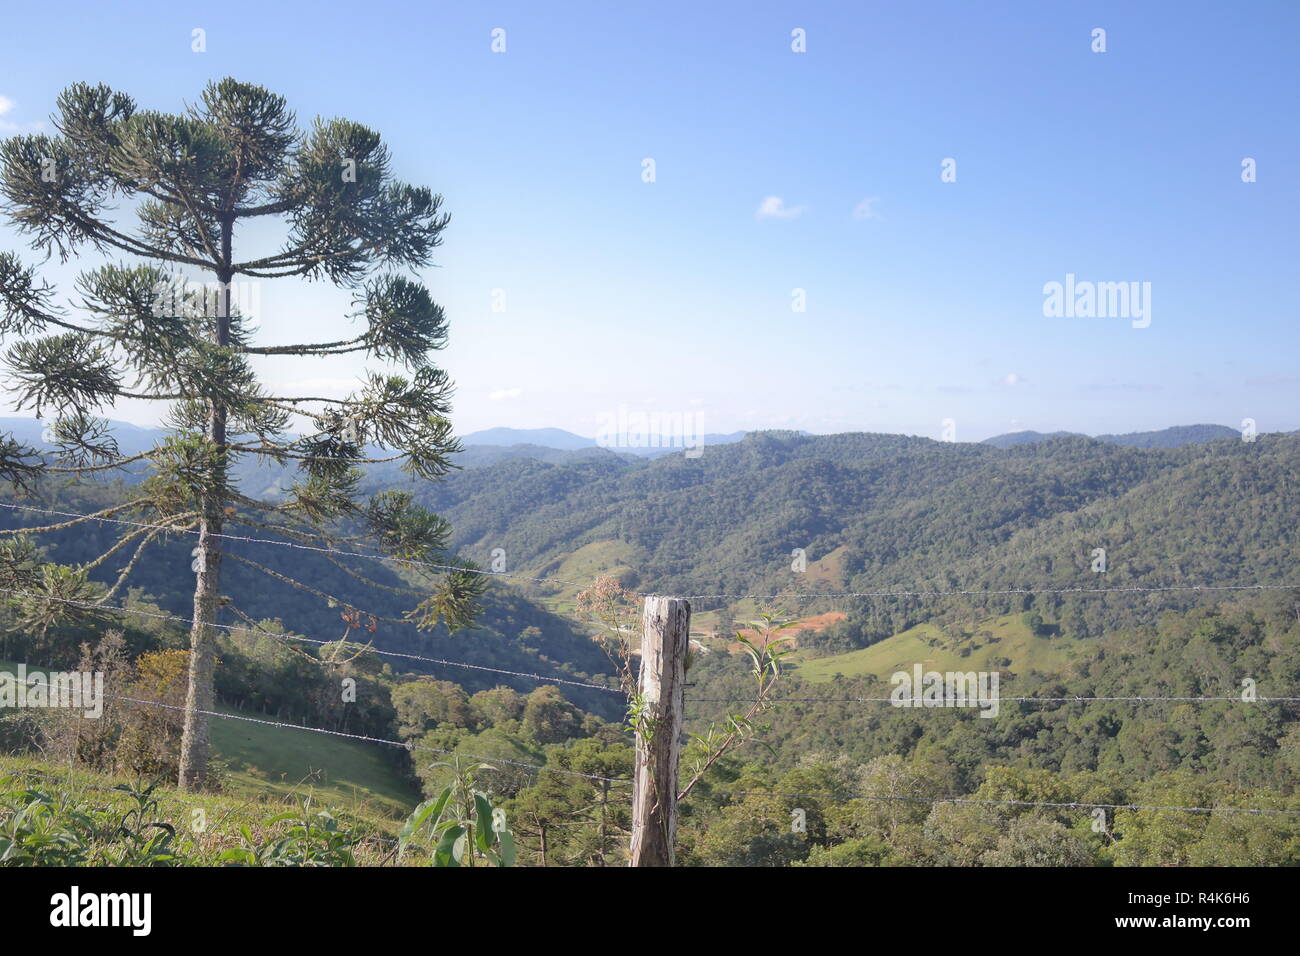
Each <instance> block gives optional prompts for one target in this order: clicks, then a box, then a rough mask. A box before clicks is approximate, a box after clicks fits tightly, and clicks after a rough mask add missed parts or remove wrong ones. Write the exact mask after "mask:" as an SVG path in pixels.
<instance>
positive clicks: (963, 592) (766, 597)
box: [0, 502, 1300, 601]
mask: <svg viewBox="0 0 1300 956" xmlns="http://www.w3.org/2000/svg"><path fill="white" fill-rule="evenodd" d="M0 507H3V508H8V509H10V510H13V511H30V512H34V513H37V514H47V515H51V516H54V517H64V518H82V519H87V520H94V521H104V522H109V523H111V524H123V525H128V526H131V527H134V528H139V529H149V530H157V531H166V532H171V533H179V534H193V535H197V534H199V531H198V530H197V529H194V528H176V527H173V526H170V525H156V524H150V523H148V522H141V521H132V520H130V519H126V518H110V517H101V516H98V515H87V514H82V513H80V512H75V511H57V510H53V509H49V508H37V507H34V506H31V505H18V504H13V503H9V502H0ZM8 530H10V531H22V530H23V529H21V528H15V529H8ZM211 537H215V538H221V539H224V540H228V541H239V542H243V543H246V544H266V545H273V546H276V547H285V548H293V549H295V550H299V551H310V552H315V553H318V554H334V555H345V556H349V557H356V558H368V559H370V560H372V561H383V562H388V563H393V564H401V565H407V566H411V567H424V568H431V569H434V570H439V571H460V572H464V573H466V574H479V575H483V576H486V577H494V578H517V579H520V580H525V581H532V582H534V583H555V584H564V585H568V586H570V587H577V588H584V589H586V588H591V587H593V586H594V584H595V582H587V583H584V582H580V581H567V580H565V579H563V578H557V577H552V576H540V577H539V576H534V575H530V574H526V573H524V572H516V571H485V570H483V569H482V568H471V567H464V566H460V565H454V564H436V563H433V562H429V561H419V560H416V559H413V558H397V557H393V556H391V555H384V554H372V553H369V552H365V551H350V550H346V549H342V548H322V547H317V546H315V545H307V544H300V543H298V542H294V541H280V540H277V539H275V538H257V537H253V536H251V535H232V534H227V533H224V532H222V533H216V534H212V535H211ZM1288 590H1300V584H1218V585H1214V584H1177V585H1151V586H1138V585H1132V586H1118V587H1103V588H1095V587H1094V588H1083V587H1061V588H1051V587H1046V588H989V589H980V588H953V589H948V590H937V589H931V590H910V591H898V590H892V591H810V592H797V591H792V592H777V593H774V594H740V593H737V594H684V595H675V596H677V597H680V598H683V599H685V600H689V601H701V600H722V599H724V598H726V599H731V600H750V601H776V600H793V599H798V600H815V599H818V598H846V597H847V598H891V597H893V598H897V597H979V596H987V597H999V596H1010V595H1027V594H1131V593H1144V594H1146V593H1165V592H1186V591H1288ZM629 593H631V594H633V595H634V596H635V597H638V598H644V597H649V596H650V593H649V592H641V591H632V592H629Z"/></svg>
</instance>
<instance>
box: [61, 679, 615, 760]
mask: <svg viewBox="0 0 1300 956" xmlns="http://www.w3.org/2000/svg"><path fill="white" fill-rule="evenodd" d="M46 686H48V683H47V685H46ZM103 696H104V697H106V698H107V699H109V700H118V701H122V702H124V703H129V704H143V705H147V706H149V707H161V708H163V709H164V710H173V711H181V712H182V713H194V714H202V715H204V716H205V717H216V718H219V719H222V720H238V721H243V722H244V723H249V724H258V725H259V726H263V727H276V728H280V729H287V730H302V731H306V732H308V733H313V734H323V735H326V736H329V737H341V738H344V739H347V740H360V741H363V742H365V743H371V744H381V745H383V746H387V747H397V748H399V749H401V750H405V751H407V752H413V751H417V750H421V751H425V752H427V753H435V754H440V755H443V756H448V757H460V758H463V759H466V760H482V761H484V762H494V763H500V764H507V765H508V766H512V767H520V768H523V769H528V770H536V771H539V772H543V773H558V774H564V775H565V776H570V777H582V778H584V779H586V780H597V781H600V782H602V783H617V784H630V783H632V781H631V780H630V779H628V778H626V777H606V776H602V775H600V774H595V773H582V772H581V771H578V770H564V769H562V768H559V767H547V766H544V765H543V764H537V763H525V762H524V761H521V760H511V759H509V758H507V757H487V756H483V755H482V754H470V753H465V752H463V751H460V750H446V749H443V748H441V747H426V746H424V745H423V744H417V743H414V742H413V741H406V742H403V741H400V740H389V739H388V738H387V737H372V736H370V735H368V734H351V733H348V732H347V731H344V730H329V729H328V728H325V727H309V726H306V725H304V724H293V723H289V722H288V721H283V720H266V719H264V718H261V717H249V716H247V715H245V714H227V713H224V712H223V711H219V710H202V709H199V708H193V709H191V708H189V707H187V706H185V705H184V704H169V703H167V702H166V701H161V700H145V699H144V698H140V697H129V696H126V695H124V694H104V695H103Z"/></svg>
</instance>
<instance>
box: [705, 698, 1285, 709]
mask: <svg viewBox="0 0 1300 956" xmlns="http://www.w3.org/2000/svg"><path fill="white" fill-rule="evenodd" d="M970 699H971V700H975V698H970ZM1105 701H1111V702H1115V703H1156V702H1166V703H1168V702H1178V703H1212V702H1226V703H1238V704H1254V703H1285V704H1294V703H1300V697H1255V698H1253V699H1251V700H1247V699H1246V698H1244V697H1241V696H1236V697H998V698H996V699H995V700H994V699H990V700H987V701H979V703H981V704H991V703H999V704H1010V703H1016V704H1077V703H1098V702H1105ZM686 703H688V704H758V703H769V704H879V703H889V704H894V705H895V706H898V707H904V706H910V707H912V708H913V709H915V705H917V704H921V705H922V708H923V709H926V710H942V709H949V710H951V709H952V705H950V704H948V703H947V702H945V701H940V702H938V703H936V702H934V701H929V702H927V701H926V700H925V698H923V697H903V698H900V699H898V700H894V698H892V697H767V698H763V699H762V700H760V699H758V698H754V697H687V698H686Z"/></svg>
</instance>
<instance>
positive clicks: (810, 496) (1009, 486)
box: [419, 432, 1300, 636]
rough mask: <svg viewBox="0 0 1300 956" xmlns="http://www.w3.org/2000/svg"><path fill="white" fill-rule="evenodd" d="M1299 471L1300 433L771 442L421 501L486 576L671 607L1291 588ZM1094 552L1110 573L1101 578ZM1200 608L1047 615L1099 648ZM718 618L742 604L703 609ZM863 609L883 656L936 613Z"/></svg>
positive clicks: (750, 439)
mask: <svg viewBox="0 0 1300 956" xmlns="http://www.w3.org/2000/svg"><path fill="white" fill-rule="evenodd" d="M1297 464H1300V435H1298V434H1295V433H1291V434H1273V435H1261V436H1259V437H1258V438H1257V439H1256V440H1255V441H1253V442H1247V441H1243V440H1242V439H1241V438H1240V436H1237V437H1234V438H1224V439H1218V440H1215V441H1211V442H1208V443H1194V444H1186V445H1182V446H1179V447H1174V448H1138V447H1131V446H1126V445H1119V444H1115V443H1111V442H1103V441H1100V440H1097V439H1089V438H1083V437H1062V438H1053V439H1048V440H1045V441H1041V442H1035V443H1032V444H1024V445H1017V446H1013V447H1010V448H1007V449H1000V448H996V447H993V446H990V445H987V444H957V443H942V442H935V441H930V440H927V439H920V438H906V437H901V436H894V435H870V434H843V435H828V436H803V435H796V434H792V433H781V432H766V433H754V434H751V435H749V436H747V437H746V439H745V440H744V441H742V442H738V443H736V444H734V445H726V446H719V447H716V448H710V449H708V450H707V452H706V453H705V454H704V455H703V456H701V457H700V458H697V459H688V458H686V457H685V456H683V455H674V456H670V457H667V458H664V459H660V460H657V461H653V462H645V463H630V464H629V463H627V462H623V461H616V460H592V461H584V462H574V463H567V464H562V465H557V464H548V463H543V462H538V461H535V460H512V461H506V462H501V463H499V464H497V465H494V466H491V467H488V468H484V469H478V470H475V471H474V472H473V473H472V474H471V473H461V474H457V475H454V476H452V477H451V478H450V479H449V480H448V481H446V482H443V483H441V484H439V485H437V486H429V487H426V488H424V489H422V490H421V491H420V493H419V494H420V497H421V499H422V501H423V502H424V503H425V504H427V505H428V506H430V507H432V508H434V509H435V510H437V511H438V512H439V513H441V514H445V515H446V516H447V517H448V519H449V520H450V521H451V522H452V525H453V527H454V528H455V532H456V535H457V539H458V543H459V546H460V547H461V548H462V550H463V551H464V552H465V553H467V554H469V555H471V556H472V557H475V558H478V559H483V560H486V559H487V557H488V555H489V554H490V553H491V551H492V549H495V548H501V549H504V551H505V554H506V555H507V557H508V562H509V568H510V569H511V570H515V571H521V570H527V571H529V572H536V573H538V574H544V573H555V572H556V571H557V569H560V568H562V567H564V566H565V562H566V561H569V560H570V559H571V558H572V556H574V555H575V554H581V555H604V556H605V558H606V563H607V565H608V568H607V569H608V570H613V571H616V572H618V573H619V574H621V575H622V577H623V579H624V581H625V583H627V584H629V585H632V586H635V587H637V588H639V589H641V590H649V589H653V590H657V591H661V592H664V593H679V594H691V595H700V594H703V595H713V594H755V593H758V594H761V593H789V592H796V593H800V594H805V593H806V594H810V595H812V594H816V593H817V592H819V591H831V592H839V591H852V592H879V591H909V592H910V591H952V590H968V591H985V590H988V591H999V590H1006V589H1025V588H1035V589H1043V588H1054V589H1070V588H1098V587H1107V588H1116V589H1118V588H1125V587H1170V586H1178V587H1182V586H1193V585H1239V584H1279V583H1286V582H1289V581H1291V580H1292V579H1293V578H1294V569H1295V566H1296V564H1295V558H1296V545H1297V542H1296V531H1295V528H1296V526H1297V523H1298V522H1300V497H1297V495H1296V493H1295V492H1296V488H1295V485H1294V481H1295V479H1294V475H1295V473H1296V466H1297ZM796 548H801V549H804V550H805V551H806V554H807V557H808V559H809V561H813V562H820V564H819V568H818V573H817V574H807V575H801V574H798V573H795V572H793V571H792V570H791V565H792V561H791V553H792V551H793V550H794V549H796ZM1099 548H1100V549H1105V552H1106V555H1105V556H1106V565H1105V567H1106V570H1105V571H1104V573H1103V572H1099V571H1094V570H1093V562H1094V560H1095V556H1094V554H1093V552H1094V549H1099ZM821 559H825V560H821ZM589 563H590V562H589ZM596 563H597V564H598V563H599V559H596ZM559 576H561V577H562V576H563V575H559ZM1195 597H1196V596H1195V595H1194V594H1190V593H1185V592H1161V594H1160V597H1159V599H1158V600H1153V599H1148V598H1145V597H1144V596H1143V595H1142V594H1141V593H1140V592H1135V593H1131V594H1127V595H1108V596H1104V597H1087V596H1083V595H1076V596H1069V595H1060V596H1057V597H1048V598H1040V600H1041V601H1043V602H1044V603H1046V604H1047V605H1048V606H1049V609H1050V610H1051V611H1052V613H1053V614H1055V615H1058V616H1060V617H1062V618H1063V619H1065V620H1067V621H1069V623H1070V626H1071V629H1072V630H1073V631H1074V632H1075V633H1076V634H1078V635H1079V636H1086V635H1087V634H1089V633H1099V632H1100V630H1101V628H1102V627H1103V626H1116V625H1121V624H1123V625H1128V624H1136V623H1142V622H1144V621H1146V620H1149V618H1150V613H1149V612H1151V611H1153V610H1154V609H1155V608H1156V607H1166V606H1187V605H1188V604H1190V603H1192V602H1193V601H1194V600H1195ZM972 602H974V603H977V604H978V606H979V607H980V608H981V609H983V610H986V611H990V612H991V611H1006V610H1017V609H1020V605H1021V604H1023V603H1024V601H1023V599H1022V598H1021V597H1020V596H1002V597H997V598H994V597H990V598H977V597H975V596H965V597H964V599H963V603H964V604H971V603H972ZM720 603H729V602H722V601H709V600H707V599H706V600H701V601H699V602H698V606H699V608H700V609H705V608H707V607H710V606H718V605H719V604H720ZM823 603H834V602H830V600H829V599H827V602H823ZM948 603H949V604H951V602H948ZM869 604H871V605H873V606H872V608H871V610H872V615H873V616H875V617H877V618H878V620H877V625H878V630H879V634H880V636H887V634H888V633H893V632H894V631H896V630H899V629H901V628H902V627H903V626H907V624H908V623H909V622H913V623H914V621H915V619H916V614H917V613H920V612H921V611H922V610H923V609H924V610H926V612H927V613H928V612H929V611H931V610H933V609H934V608H936V607H938V606H942V602H938V601H936V600H934V599H923V598H922V597H915V598H912V599H910V600H902V599H897V598H891V599H888V600H884V599H882V600H877V601H874V602H867V601H850V600H840V601H839V603H838V605H837V606H847V607H848V609H850V610H856V611H857V612H858V614H859V616H866V614H867V609H868V605H869ZM881 615H883V619H882V618H881Z"/></svg>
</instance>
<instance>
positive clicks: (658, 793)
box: [631, 595, 691, 866]
mask: <svg viewBox="0 0 1300 956" xmlns="http://www.w3.org/2000/svg"><path fill="white" fill-rule="evenodd" d="M690 634H691V603H690V601H687V600H685V599H684V598H672V597H659V596H658V595H650V596H648V597H646V599H645V612H644V617H643V618H642V628H641V697H642V702H643V705H644V708H645V709H644V716H643V718H642V719H641V720H639V721H638V725H639V726H638V728H637V735H636V768H635V772H634V774H633V791H632V864H631V865H632V866H672V865H673V841H674V838H675V837H676V834H677V783H678V780H677V759H678V752H679V749H680V740H681V735H682V692H683V688H684V686H685V683H686V651H687V649H688V648H689V646H690Z"/></svg>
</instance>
